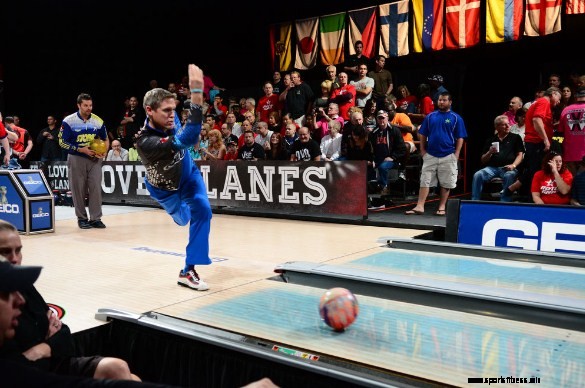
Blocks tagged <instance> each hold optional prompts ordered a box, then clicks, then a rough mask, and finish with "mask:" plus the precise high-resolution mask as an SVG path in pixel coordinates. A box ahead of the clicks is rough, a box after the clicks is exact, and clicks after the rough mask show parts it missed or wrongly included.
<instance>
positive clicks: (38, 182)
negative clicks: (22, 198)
mask: <svg viewBox="0 0 585 388" xmlns="http://www.w3.org/2000/svg"><path fill="white" fill-rule="evenodd" d="M23 183H24V184H25V185H40V184H41V183H43V182H42V181H24V182H23Z"/></svg>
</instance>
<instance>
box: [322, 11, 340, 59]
mask: <svg viewBox="0 0 585 388" xmlns="http://www.w3.org/2000/svg"><path fill="white" fill-rule="evenodd" d="M319 39H320V40H321V63H322V64H323V65H337V64H338V63H342V62H343V61H344V60H345V59H344V56H343V51H344V45H343V42H344V41H345V12H342V13H337V14H335V15H327V16H321V18H320V20H319Z"/></svg>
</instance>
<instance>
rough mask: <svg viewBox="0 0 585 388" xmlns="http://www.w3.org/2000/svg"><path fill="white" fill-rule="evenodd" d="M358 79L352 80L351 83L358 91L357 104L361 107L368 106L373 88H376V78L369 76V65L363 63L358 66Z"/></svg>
mask: <svg viewBox="0 0 585 388" xmlns="http://www.w3.org/2000/svg"><path fill="white" fill-rule="evenodd" d="M358 74H359V75H358V79H357V80H355V81H351V82H350V85H353V86H354V87H355V91H356V93H357V95H356V99H355V104H356V106H359V107H360V108H363V107H365V106H366V101H368V100H369V99H370V98H372V90H374V79H373V78H370V77H368V76H367V74H368V65H366V64H365V63H362V64H360V65H359V66H358Z"/></svg>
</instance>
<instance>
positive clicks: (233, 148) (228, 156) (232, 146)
mask: <svg viewBox="0 0 585 388" xmlns="http://www.w3.org/2000/svg"><path fill="white" fill-rule="evenodd" d="M226 147H227V151H226V152H225V155H224V157H223V160H238V142H236V141H234V140H231V141H230V142H229V143H228V144H227V146H226Z"/></svg>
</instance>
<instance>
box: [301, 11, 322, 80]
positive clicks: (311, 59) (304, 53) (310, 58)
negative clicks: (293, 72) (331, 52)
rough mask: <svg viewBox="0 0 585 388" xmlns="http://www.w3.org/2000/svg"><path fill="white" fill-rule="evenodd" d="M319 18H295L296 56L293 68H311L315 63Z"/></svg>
mask: <svg viewBox="0 0 585 388" xmlns="http://www.w3.org/2000/svg"><path fill="white" fill-rule="evenodd" d="M318 28H319V18H318V17H314V18H308V19H304V20H297V21H296V22H295V29H296V32H297V56H296V58H295V68H296V69H299V70H307V69H312V68H313V67H315V65H317V46H318V44H317V32H318V31H319V30H318Z"/></svg>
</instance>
